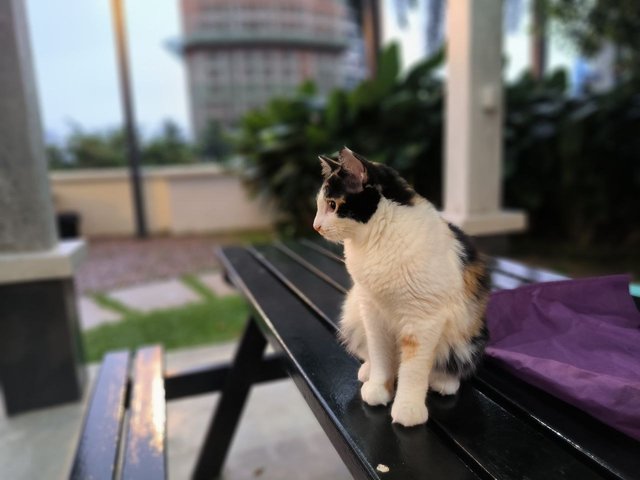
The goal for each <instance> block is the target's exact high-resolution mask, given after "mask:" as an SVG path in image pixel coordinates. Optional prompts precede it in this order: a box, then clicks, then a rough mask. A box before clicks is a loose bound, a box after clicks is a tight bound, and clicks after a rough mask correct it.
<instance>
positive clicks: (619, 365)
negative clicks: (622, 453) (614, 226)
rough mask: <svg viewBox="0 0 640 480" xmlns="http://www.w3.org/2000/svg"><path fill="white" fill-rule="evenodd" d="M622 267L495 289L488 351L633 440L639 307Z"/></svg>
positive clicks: (638, 415) (638, 423)
mask: <svg viewBox="0 0 640 480" xmlns="http://www.w3.org/2000/svg"><path fill="white" fill-rule="evenodd" d="M629 280H630V277H629V276H627V275H616V276H609V277H597V278H585V279H579V280H566V281H560V282H549V283H536V284H533V285H527V286H524V287H520V288H516V289H514V290H502V291H499V292H496V293H494V294H493V295H492V296H491V300H490V301H489V306H488V309H487V323H488V327H489V332H490V335H491V339H490V342H489V346H488V347H487V355H489V356H490V357H492V358H494V359H496V360H497V361H498V362H499V363H500V364H501V365H502V366H503V367H504V368H505V369H507V370H509V371H511V372H512V373H513V374H514V375H516V376H518V377H519V378H522V379H523V380H525V381H526V382H528V383H530V384H532V385H535V386H536V387H538V388H540V389H542V390H545V391H546V392H548V393H550V394H552V395H554V396H556V397H558V398H560V399H562V400H564V401H566V402H567V403H570V404H572V405H575V406H576V407H578V408H580V409H582V410H584V411H585V412H587V413H589V414H590V415H592V416H594V417H595V418H597V419H599V420H601V421H602V422H604V423H606V424H608V425H610V426H612V427H613V428H615V429H617V430H620V431H621V432H624V433H626V434H627V435H629V436H631V437H633V438H635V439H637V440H640V313H639V312H638V310H637V309H636V306H635V304H634V303H633V300H632V298H631V296H630V295H629Z"/></svg>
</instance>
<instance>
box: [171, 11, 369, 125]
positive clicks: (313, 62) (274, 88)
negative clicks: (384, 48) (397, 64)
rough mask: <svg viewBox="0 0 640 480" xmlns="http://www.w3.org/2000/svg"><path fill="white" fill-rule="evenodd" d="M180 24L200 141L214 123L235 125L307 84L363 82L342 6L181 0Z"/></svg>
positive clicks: (326, 87) (327, 86) (322, 87)
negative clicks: (211, 122) (249, 112)
mask: <svg viewBox="0 0 640 480" xmlns="http://www.w3.org/2000/svg"><path fill="white" fill-rule="evenodd" d="M182 19H183V32H184V39H183V43H182V53H183V56H184V59H185V61H186V65H187V71H188V78H189V89H190V92H189V93H190V101H191V115H192V121H193V127H194V131H195V133H196V134H197V135H199V134H200V133H201V132H202V131H203V129H204V128H205V127H206V125H207V123H208V122H209V121H211V120H213V121H218V122H220V123H221V124H222V125H224V126H232V125H234V124H235V123H236V122H237V121H238V119H239V118H240V117H241V116H242V115H243V114H244V113H245V112H246V111H248V110H250V109H252V108H256V107H260V106H262V105H264V104H265V103H267V102H268V101H269V99H271V98H272V97H274V96H283V95H284V96H286V95H289V94H291V93H292V92H294V91H295V89H296V88H297V87H298V85H300V84H301V83H302V82H304V81H305V80H313V81H314V82H315V83H316V85H317V87H318V90H319V92H320V93H326V92H329V91H330V90H331V89H333V88H335V87H342V86H349V85H350V84H353V83H354V81H355V80H356V77H358V76H359V77H360V78H362V77H363V76H364V72H363V71H362V69H361V68H360V69H359V68H358V64H357V61H358V60H357V55H356V56H354V53H353V47H354V45H353V41H354V39H356V38H357V33H356V30H357V27H356V25H355V23H354V22H353V21H351V20H350V18H349V10H348V7H347V5H346V2H345V1H343V0H182Z"/></svg>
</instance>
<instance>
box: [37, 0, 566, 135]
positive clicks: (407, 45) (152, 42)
mask: <svg viewBox="0 0 640 480" xmlns="http://www.w3.org/2000/svg"><path fill="white" fill-rule="evenodd" d="M424 1H425V0H418V1H417V2H416V7H415V8H413V9H411V14H410V16H409V26H408V28H406V29H404V30H401V29H400V28H399V26H398V25H397V24H396V23H395V18H396V15H395V13H394V12H393V5H394V2H393V1H391V0H386V1H385V2H384V8H383V12H384V21H383V23H384V25H383V32H384V40H385V41H389V40H397V41H399V43H400V44H401V46H402V51H403V56H404V62H403V63H404V65H405V67H409V66H410V65H412V64H413V63H414V62H416V61H417V60H419V59H420V58H421V56H422V55H423V46H424V44H425V42H424V31H425V22H426V20H425V16H424V11H425V9H424V3H423V2H424ZM123 2H124V4H125V6H126V15H127V23H128V25H127V27H128V41H129V54H130V67H131V74H132V82H133V93H134V108H135V112H136V117H137V123H138V125H139V126H141V127H142V133H143V135H147V136H148V135H150V134H153V133H154V132H156V131H157V130H158V129H159V128H160V126H161V125H162V122H163V121H164V120H166V119H171V120H173V121H175V122H176V123H177V124H178V125H179V126H181V127H182V129H183V131H184V132H185V133H187V135H189V136H191V125H190V120H189V108H188V97H187V84H186V71H185V66H184V63H183V61H182V59H181V58H180V57H178V56H177V55H176V54H174V53H173V52H171V51H170V50H169V49H168V48H167V46H166V45H167V42H168V41H170V40H176V39H178V38H179V37H180V30H181V28H180V12H179V5H180V0H123ZM110 3H111V0H27V7H28V16H29V27H30V34H31V47H32V51H33V57H34V63H35V71H36V81H37V85H38V91H39V97H40V106H41V108H40V111H41V116H42V123H43V126H44V130H45V134H46V138H47V141H49V142H61V141H62V140H63V139H64V138H65V137H66V135H67V134H68V133H69V132H70V131H71V130H72V126H73V125H74V124H75V125H78V126H80V127H81V128H83V129H84V130H89V131H92V130H101V129H107V128H113V127H117V126H118V125H120V124H121V123H122V114H121V103H120V93H119V92H120V91H119V86H118V77H117V69H116V58H115V43H114V38H113V29H112V19H111V7H110ZM525 11H528V8H527V9H525ZM526 17H527V15H525V18H523V20H522V22H521V25H520V27H519V28H518V32H515V33H514V32H511V33H509V34H508V35H506V36H505V53H506V54H507V58H509V63H508V68H507V72H506V74H507V78H509V79H513V78H515V77H516V76H518V75H519V74H520V73H521V72H522V70H523V69H524V68H525V67H526V64H527V61H528V51H529V40H528V36H527V31H528V18H526ZM552 43H553V42H552ZM571 62H572V60H571V55H567V53H566V52H565V51H564V50H563V49H559V48H556V47H555V46H554V45H552V46H551V51H550V62H549V63H550V69H553V68H554V67H558V66H569V65H570V64H571Z"/></svg>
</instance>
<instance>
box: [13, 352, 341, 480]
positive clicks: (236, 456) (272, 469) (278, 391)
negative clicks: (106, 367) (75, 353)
mask: <svg viewBox="0 0 640 480" xmlns="http://www.w3.org/2000/svg"><path fill="white" fill-rule="evenodd" d="M234 350H235V344H224V345H222V346H215V347H205V348H198V349H190V350H182V351H177V352H172V353H169V354H167V370H169V371H171V370H176V369H182V368H193V367H197V366H200V365H204V364H208V363H211V362H218V361H225V360H228V359H230V358H231V357H232V355H233V352H234ZM96 371H97V368H96V367H95V366H93V367H92V368H91V369H90V374H91V377H92V378H94V376H95V373H96ZM89 392H90V390H88V391H87V393H86V394H85V396H88V393H89ZM218 397H219V396H218V395H217V394H211V395H201V396H198V397H193V398H188V399H183V400H178V401H173V402H170V403H169V406H168V412H167V432H168V446H167V448H168V453H169V455H168V466H169V478H170V479H174V480H183V479H188V478H190V475H189V474H190V472H191V469H192V468H193V463H194V462H195V459H196V457H197V455H198V449H199V447H200V445H201V443H202V439H203V437H204V434H205V431H206V428H207V426H208V423H209V419H210V416H211V413H212V409H213V408H214V406H215V404H216V403H217V402H218ZM84 408H85V406H84V405H83V404H82V403H76V404H70V405H65V406H61V407H57V408H51V409H46V410H40V411H37V412H33V413H28V414H23V415H20V416H17V417H13V418H10V419H9V418H6V416H5V414H4V412H3V411H2V410H1V407H0V478H1V479H5V478H6V479H12V480H32V479H35V478H52V479H56V478H59V479H62V478H66V476H67V474H68V471H69V468H70V465H71V462H72V459H73V454H74V452H75V446H76V443H77V438H78V435H79V432H80V428H81V424H82V415H83V412H84ZM222 478H224V479H225V480H249V479H252V480H255V479H256V478H258V479H261V480H284V479H293V478H295V479H306V480H316V479H318V480H320V479H322V480H325V479H328V478H329V479H332V480H346V479H349V478H351V476H350V475H349V473H348V471H347V469H346V467H345V466H344V465H343V464H342V461H341V460H340V458H339V456H338V454H337V453H336V452H335V450H334V449H333V447H332V446H331V444H330V442H329V440H328V439H327V438H326V436H325V435H324V433H323V431H322V429H321V428H320V426H319V424H318V422H317V421H316V419H315V417H314V416H313V414H312V413H311V411H310V410H309V408H308V407H307V404H306V402H305V401H304V399H303V398H302V397H301V395H300V394H299V393H298V390H297V389H296V387H295V385H294V383H293V382H292V381H290V380H281V381H278V382H272V383H269V384H264V385H260V386H258V387H255V388H254V389H253V390H252V393H251V396H250V398H249V400H248V402H247V407H246V410H245V412H244V415H243V417H242V419H241V423H240V426H239V428H238V431H237V433H236V436H235V440H234V442H233V445H232V447H231V451H230V453H229V457H228V460H227V463H226V468H225V470H224V472H223V477H222Z"/></svg>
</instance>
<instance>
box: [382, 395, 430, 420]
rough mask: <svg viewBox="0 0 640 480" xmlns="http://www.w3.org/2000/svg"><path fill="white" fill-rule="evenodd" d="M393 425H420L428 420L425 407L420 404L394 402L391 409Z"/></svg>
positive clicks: (423, 403) (423, 404)
mask: <svg viewBox="0 0 640 480" xmlns="http://www.w3.org/2000/svg"><path fill="white" fill-rule="evenodd" d="M391 418H392V419H393V423H399V424H400V425H403V426H405V427H413V426H415V425H421V424H423V423H425V422H426V421H427V419H428V418H429V412H428V410H427V406H426V404H425V402H424V400H422V401H421V402H407V401H397V400H396V401H395V402H393V407H391Z"/></svg>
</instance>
